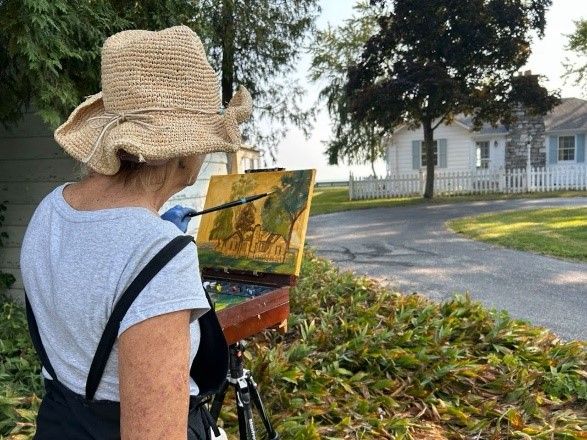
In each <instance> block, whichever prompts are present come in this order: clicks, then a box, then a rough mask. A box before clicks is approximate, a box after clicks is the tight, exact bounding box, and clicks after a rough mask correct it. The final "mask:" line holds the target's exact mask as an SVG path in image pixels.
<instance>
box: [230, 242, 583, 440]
mask: <svg viewBox="0 0 587 440" xmlns="http://www.w3.org/2000/svg"><path fill="white" fill-rule="evenodd" d="M290 300H291V309H292V314H291V316H290V320H289V327H290V330H289V332H288V333H287V334H285V335H284V336H279V335H276V334H275V333H266V334H265V335H262V336H260V337H259V338H258V340H257V341H256V343H255V344H252V346H250V348H249V349H250V353H249V358H250V360H251V362H252V364H253V373H254V376H255V378H256V380H257V381H258V382H260V387H261V392H262V395H263V397H264V399H265V401H266V403H267V404H268V407H269V408H270V411H271V415H272V418H273V420H275V421H277V423H278V430H279V431H280V432H281V433H283V435H284V439H293V438H341V439H342V438H365V439H371V438H378V439H379V438H386V439H424V438H431V439H444V438H451V439H453V438H454V439H470V438H480V439H481V438H484V439H489V438H494V439H505V438H527V439H529V438H533V439H547V438H548V439H550V438H553V439H580V438H583V437H582V435H584V433H585V430H586V429H587V415H586V414H587V413H586V410H587V399H586V396H585V383H586V382H585V378H586V377H587V372H586V368H587V345H586V344H585V343H584V342H579V341H570V342H561V341H560V340H559V339H558V338H557V337H556V336H555V335H553V334H552V333H550V332H549V331H548V330H545V329H542V328H538V327H534V326H531V325H528V324H526V323H524V322H521V321H516V320H513V319H512V318H510V317H509V316H508V315H507V313H505V312H495V311H489V310H487V309H486V308H484V307H483V306H482V305H481V304H480V303H477V302H474V301H472V300H471V299H470V298H469V297H468V296H456V297H455V298H454V299H452V300H450V301H448V302H445V303H442V304H438V303H434V302H432V301H430V300H428V299H426V298H425V297H423V296H421V295H416V294H414V295H401V294H398V293H393V292H391V291H389V290H387V289H385V288H382V287H381V286H380V285H378V284H377V283H376V282H374V281H372V280H369V279H367V278H362V277H357V276H355V275H353V274H352V273H349V272H341V271H339V270H338V269H336V268H335V267H334V266H333V265H332V264H331V263H329V262H327V261H325V260H322V259H318V258H316V257H315V256H313V255H312V253H309V252H306V255H305V260H304V263H303V265H302V273H301V276H300V279H299V281H298V284H297V286H296V287H295V290H294V291H293V292H292V293H291V295H290ZM228 417H230V414H229V415H228ZM308 429H311V430H312V434H311V436H310V437H304V435H306V433H307V431H306V430H308Z"/></svg>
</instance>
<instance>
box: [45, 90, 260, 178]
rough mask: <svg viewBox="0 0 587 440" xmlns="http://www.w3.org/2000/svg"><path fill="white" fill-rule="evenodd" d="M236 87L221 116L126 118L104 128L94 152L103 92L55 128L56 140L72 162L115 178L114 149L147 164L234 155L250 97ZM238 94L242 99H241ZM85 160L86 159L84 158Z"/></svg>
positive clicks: (156, 114)
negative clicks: (142, 120)
mask: <svg viewBox="0 0 587 440" xmlns="http://www.w3.org/2000/svg"><path fill="white" fill-rule="evenodd" d="M242 89H244V88H241V89H240V90H239V91H238V92H237V94H235V96H234V102H233V101H231V103H230V104H229V106H228V108H227V109H226V111H225V112H224V114H205V113H192V112H185V111H164V112H154V113H152V114H150V115H149V123H148V124H141V123H137V122H136V121H133V120H126V121H123V122H121V123H119V124H118V125H114V126H112V127H111V128H109V129H108V130H107V131H106V132H105V134H104V136H103V139H102V142H101V144H100V145H99V148H96V149H95V151H94V146H95V143H96V141H97V139H98V137H99V136H100V133H101V132H102V130H103V127H104V125H103V124H100V123H96V121H98V122H100V119H92V118H99V117H104V115H105V114H106V113H107V112H106V109H105V108H104V103H103V100H102V93H101V92H100V93H97V94H96V95H92V96H90V97H88V98H87V99H86V100H85V101H84V102H83V103H82V104H80V105H79V106H78V107H77V108H76V109H75V110H74V111H73V112H72V113H71V115H70V116H69V118H68V119H67V121H66V122H65V123H64V124H63V125H61V126H60V127H59V128H57V130H55V134H54V137H55V140H56V141H57V143H58V144H59V145H60V146H61V147H62V148H63V149H64V150H65V151H66V152H67V153H68V154H69V155H71V156H72V157H73V158H75V159H77V160H79V161H81V162H86V164H87V165H88V166H89V167H90V168H91V169H92V170H94V171H96V172H97V173H100V174H105V175H114V174H116V173H117V172H118V170H119V169H120V159H119V157H118V154H117V153H118V151H119V150H124V151H125V152H127V153H129V154H131V155H134V156H137V157H139V158H141V159H142V160H145V161H146V162H149V161H160V160H166V159H172V158H174V157H182V156H190V155H192V154H197V153H202V154H204V153H213V152H227V153H229V152H235V151H237V150H238V149H239V148H240V147H241V146H242V140H241V136H240V130H239V126H238V124H239V122H242V121H244V120H245V119H247V118H248V116H250V112H251V111H250V110H251V99H250V95H249V94H248V92H247V91H246V89H244V92H243V91H242ZM243 94H244V95H245V96H244V97H243ZM88 158H89V160H87V159H88Z"/></svg>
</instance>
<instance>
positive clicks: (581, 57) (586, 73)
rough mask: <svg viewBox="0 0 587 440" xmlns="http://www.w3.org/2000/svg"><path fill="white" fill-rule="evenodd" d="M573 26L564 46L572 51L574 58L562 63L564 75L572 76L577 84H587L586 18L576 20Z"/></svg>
mask: <svg viewBox="0 0 587 440" xmlns="http://www.w3.org/2000/svg"><path fill="white" fill-rule="evenodd" d="M575 26H576V28H575V32H574V33H573V34H571V35H569V41H568V44H567V46H566V49H567V50H569V51H571V52H574V55H575V59H574V60H567V61H566V62H565V63H564V65H565V70H566V73H565V76H567V77H574V79H575V84H577V85H587V19H583V20H578V21H576V22H575Z"/></svg>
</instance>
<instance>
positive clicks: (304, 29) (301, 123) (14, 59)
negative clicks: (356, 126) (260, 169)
mask: <svg viewBox="0 0 587 440" xmlns="http://www.w3.org/2000/svg"><path fill="white" fill-rule="evenodd" d="M318 12H319V7H318V0H259V1H255V2H247V1H245V0H221V1H213V0H142V1H140V2H128V1H125V0H79V1H75V2H74V1H70V0H3V1H0V29H2V33H1V34H0V96H2V99H1V100H0V122H2V123H4V124H7V123H8V124H10V123H14V122H15V121H18V120H19V119H20V118H21V117H22V112H23V109H24V107H25V106H26V105H27V104H33V105H34V107H35V108H36V109H37V110H38V111H39V113H40V114H41V116H42V117H43V119H44V120H45V121H46V122H47V123H48V124H49V125H50V126H52V127H56V126H57V125H59V123H60V122H61V121H63V119H64V118H65V117H66V116H67V115H68V114H69V113H70V112H71V110H73V108H74V107H75V106H76V105H78V104H79V103H80V102H81V101H82V100H83V97H84V96H86V95H89V94H93V93H96V92H97V91H98V90H99V89H100V83H99V80H100V79H99V75H100V48H101V46H102V43H103V41H104V39H105V38H106V37H107V36H109V35H111V34H113V33H115V32H118V31H120V30H124V29H150V30H158V29H162V28H165V27H168V26H173V25H177V24H186V25H189V26H190V27H192V28H193V29H194V30H195V31H196V32H197V33H198V35H199V36H200V37H201V38H202V40H203V41H204V43H205V46H206V48H207V50H208V52H209V58H210V61H211V63H212V65H213V66H214V67H215V68H216V70H218V71H220V75H221V80H222V81H221V82H222V96H223V102H224V103H225V104H226V103H227V102H228V101H229V100H230V97H231V96H232V93H233V92H234V90H235V89H236V85H237V84H244V85H245V86H247V87H248V88H249V90H250V91H251V93H252V95H253V99H254V106H255V108H254V114H253V122H252V123H251V124H249V125H248V130H247V132H246V134H247V135H248V138H249V141H250V142H251V143H253V144H255V145H258V146H261V147H265V148H267V149H268V150H269V152H270V154H271V155H273V156H274V155H275V151H276V150H275V149H276V145H277V143H278V141H279V140H280V139H281V137H283V136H284V135H285V133H286V131H287V126H288V124H293V125H295V126H297V127H299V128H301V129H303V130H308V129H309V128H310V123H311V117H312V111H311V110H307V109H303V108H302V107H301V105H300V99H301V98H302V96H303V92H304V90H303V88H302V87H300V86H299V84H297V83H296V82H295V81H292V80H291V78H290V74H291V73H292V72H293V71H294V69H295V65H296V61H297V59H298V57H299V54H300V50H301V48H302V47H303V44H304V41H305V38H306V36H307V35H308V32H309V31H310V30H312V29H313V26H314V21H315V19H316V16H317V14H318Z"/></svg>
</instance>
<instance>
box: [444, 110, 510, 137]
mask: <svg viewBox="0 0 587 440" xmlns="http://www.w3.org/2000/svg"><path fill="white" fill-rule="evenodd" d="M455 119H456V120H457V121H459V122H460V123H461V124H463V125H464V126H466V127H467V128H468V129H469V130H472V129H473V117H472V116H465V115H457V116H456V117H455ZM507 132H508V130H507V128H506V127H505V126H504V125H503V124H498V125H497V126H495V127H492V126H491V124H489V123H487V122H484V123H483V125H482V126H481V129H479V130H478V131H475V133H477V134H501V133H507Z"/></svg>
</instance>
